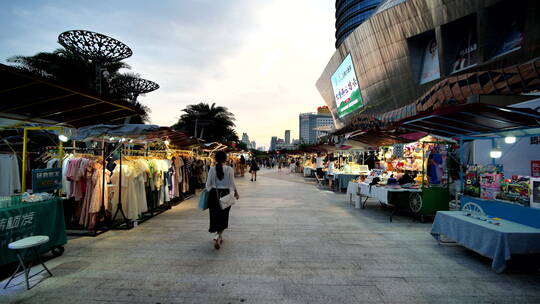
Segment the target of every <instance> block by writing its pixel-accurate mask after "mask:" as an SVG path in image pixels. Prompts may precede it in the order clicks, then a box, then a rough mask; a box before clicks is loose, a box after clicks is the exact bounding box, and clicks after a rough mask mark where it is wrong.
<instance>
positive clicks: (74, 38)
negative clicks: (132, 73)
mask: <svg viewBox="0 0 540 304" xmlns="http://www.w3.org/2000/svg"><path fill="white" fill-rule="evenodd" d="M58 42H59V43H60V44H61V45H63V46H64V47H65V48H68V49H71V50H73V51H75V52H77V53H79V54H81V55H82V56H83V57H85V58H88V59H91V60H92V61H97V62H100V63H103V62H115V61H120V60H123V59H126V58H128V57H131V55H133V52H132V51H131V49H130V48H129V47H128V46H127V45H125V44H124V43H123V42H121V41H118V40H116V39H114V38H111V37H109V36H106V35H103V34H99V33H95V32H91V31H85V30H73V31H67V32H63V33H61V34H60V35H58Z"/></svg>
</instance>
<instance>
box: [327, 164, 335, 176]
mask: <svg viewBox="0 0 540 304" xmlns="http://www.w3.org/2000/svg"><path fill="white" fill-rule="evenodd" d="M334 169H335V165H334V162H330V163H329V164H328V174H333V173H334Z"/></svg>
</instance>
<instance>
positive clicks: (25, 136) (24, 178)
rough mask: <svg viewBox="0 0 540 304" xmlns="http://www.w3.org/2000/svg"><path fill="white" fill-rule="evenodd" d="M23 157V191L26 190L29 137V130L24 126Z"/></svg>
mask: <svg viewBox="0 0 540 304" xmlns="http://www.w3.org/2000/svg"><path fill="white" fill-rule="evenodd" d="M23 134H24V135H23V158H22V175H21V178H22V180H21V185H22V186H21V192H25V191H26V142H27V138H28V130H26V128H24V133H23Z"/></svg>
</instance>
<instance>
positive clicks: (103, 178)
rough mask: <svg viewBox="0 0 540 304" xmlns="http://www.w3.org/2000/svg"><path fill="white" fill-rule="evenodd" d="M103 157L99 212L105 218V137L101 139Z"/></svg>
mask: <svg viewBox="0 0 540 304" xmlns="http://www.w3.org/2000/svg"><path fill="white" fill-rule="evenodd" d="M101 158H102V166H103V168H102V171H101V175H102V176H101V208H100V209H99V212H100V213H101V214H103V217H104V218H105V169H106V168H105V167H106V164H107V162H106V159H105V158H106V157H105V139H104V138H103V139H102V140H101Z"/></svg>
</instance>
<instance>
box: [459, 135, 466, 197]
mask: <svg viewBox="0 0 540 304" xmlns="http://www.w3.org/2000/svg"><path fill="white" fill-rule="evenodd" d="M459 180H460V182H459V183H460V186H461V187H460V189H461V191H463V189H464V188H463V187H464V186H465V180H464V173H463V137H461V136H460V137H459Z"/></svg>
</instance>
